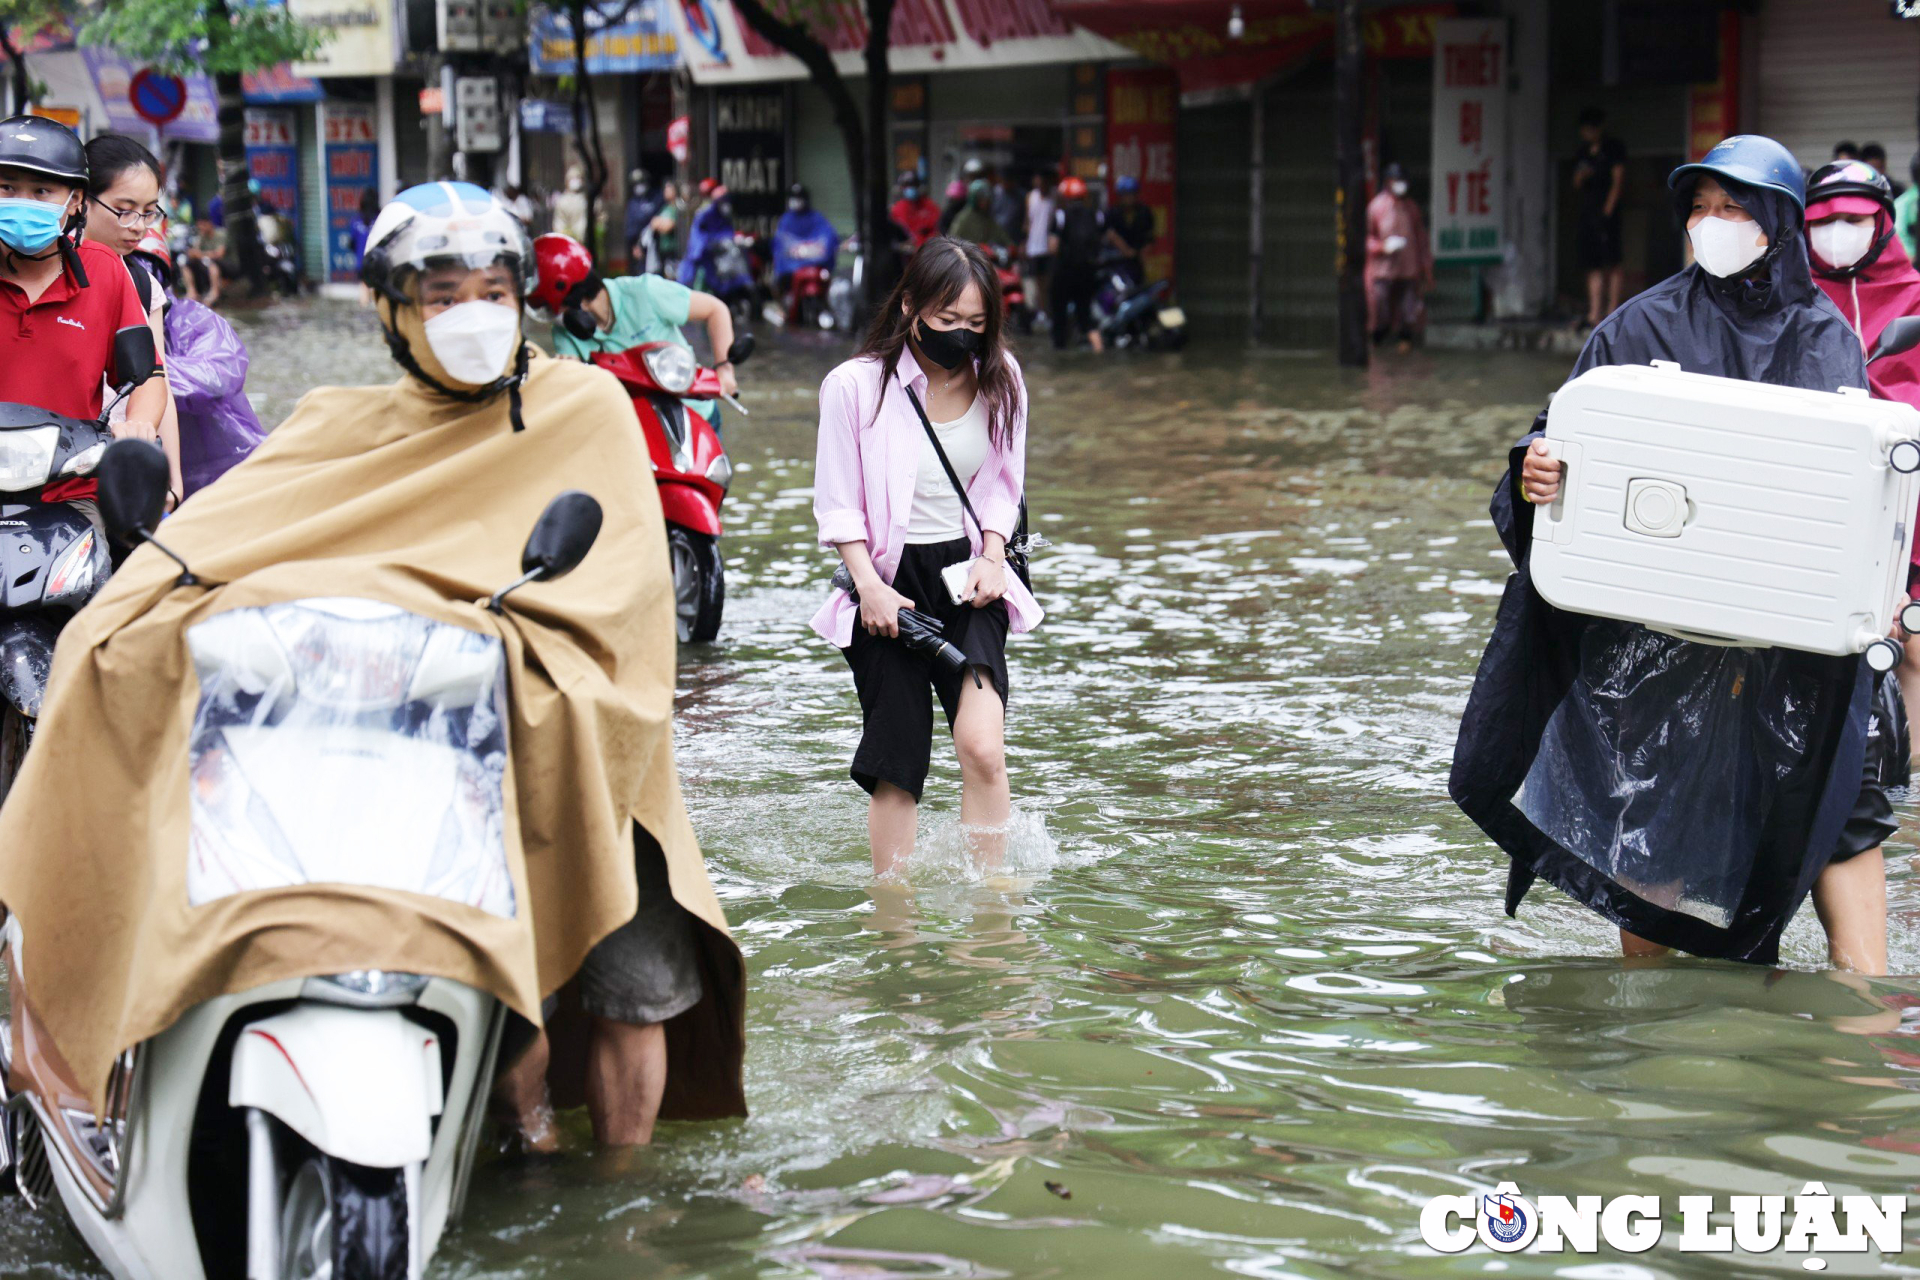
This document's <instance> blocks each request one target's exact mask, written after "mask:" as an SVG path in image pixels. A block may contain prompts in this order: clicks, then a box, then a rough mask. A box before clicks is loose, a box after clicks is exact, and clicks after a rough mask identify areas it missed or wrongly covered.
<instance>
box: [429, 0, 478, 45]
mask: <svg viewBox="0 0 1920 1280" xmlns="http://www.w3.org/2000/svg"><path fill="white" fill-rule="evenodd" d="M435 17H436V19H437V26H438V28H439V34H440V47H441V49H443V50H445V51H446V52H448V53H478V52H479V51H480V50H481V48H482V47H483V46H482V44H481V39H480V0H439V2H438V4H436V5H435Z"/></svg>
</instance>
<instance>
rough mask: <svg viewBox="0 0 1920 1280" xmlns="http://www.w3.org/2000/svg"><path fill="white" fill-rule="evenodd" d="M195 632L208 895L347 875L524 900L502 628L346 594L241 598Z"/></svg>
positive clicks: (199, 816) (498, 905)
mask: <svg viewBox="0 0 1920 1280" xmlns="http://www.w3.org/2000/svg"><path fill="white" fill-rule="evenodd" d="M187 645H188V648H189V649H190V650H191V652H192V655H193V662H194V667H195V669H196V671H197V672H198V674H199V677H200V705H199V708H198V710H197V711H196V712H195V714H194V720H193V737H192V744H191V747H190V749H189V760H190V765H191V770H192V778H191V788H192V796H191V812H192V831H191V837H190V844H189V851H188V865H187V899H188V901H189V902H190V903H191V904H192V905H194V906H200V905H202V904H204V903H208V902H213V901H216V900H218V899H220V898H224V897H226V896H228V895H229V894H235V893H244V892H248V891H252V890H259V889H275V888H283V887H287V886H291V885H304V884H341V885H365V886H371V887H376V888H382V889H398V890H404V891H407V892H411V893H420V894H427V895H430V896H433V897H438V898H446V899H449V900H451V901H454V902H460V903H464V904H466V905H468V906H471V907H477V908H479V909H480V910H482V911H487V912H491V913H492V914H494V915H497V916H505V917H508V918H511V917H512V916H513V915H514V914H515V901H514V889H513V879H512V876H511V875H510V874H509V872H508V869H507V856H506V846H505V842H504V838H503V834H502V828H503V824H504V821H505V800H504V787H505V781H506V765H507V731H506V724H505V721H504V719H503V712H504V710H505V707H506V683H505V664H504V657H503V652H502V647H501V644H500V641H499V639H498V638H497V637H495V636H489V635H482V634H480V633H479V632H475V631H468V630H466V629H464V628H461V627H456V626H450V625H448V624H446V623H441V622H434V621H431V620H429V619H427V618H423V617H420V616H419V615H417V614H412V613H408V612H407V611H406V610H404V609H400V608H396V607H394V606H392V605H387V604H380V603H378V602H375V601H371V600H360V599H344V598H342V599H311V600H298V601H294V602H291V603H288V604H277V605H268V606H264V607H261V608H251V609H235V610H232V611H230V612H227V613H222V614H219V615H218V616H216V617H213V618H209V619H208V620H207V621H205V622H202V623H199V624H197V625H195V626H194V627H192V628H191V629H190V630H189V631H188V632H187Z"/></svg>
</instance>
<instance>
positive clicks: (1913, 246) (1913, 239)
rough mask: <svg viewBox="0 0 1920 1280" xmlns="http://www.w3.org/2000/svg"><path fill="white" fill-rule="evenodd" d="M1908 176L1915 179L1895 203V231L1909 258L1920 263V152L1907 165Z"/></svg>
mask: <svg viewBox="0 0 1920 1280" xmlns="http://www.w3.org/2000/svg"><path fill="white" fill-rule="evenodd" d="M1907 176H1908V177H1909V178H1911V179H1913V181H1912V182H1910V183H1908V184H1907V189H1906V190H1905V191H1903V192H1901V193H1900V195H1899V198H1898V199H1896V200H1895V201H1894V202H1893V229H1894V231H1895V232H1896V233H1898V235H1899V236H1900V243H1901V245H1902V246H1903V247H1905V249H1906V251H1907V257H1908V258H1910V259H1913V260H1914V261H1920V151H1916V152H1914V154H1913V159H1912V160H1911V161H1909V162H1908V164H1907Z"/></svg>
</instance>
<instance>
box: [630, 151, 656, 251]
mask: <svg viewBox="0 0 1920 1280" xmlns="http://www.w3.org/2000/svg"><path fill="white" fill-rule="evenodd" d="M628 177H629V178H630V180H631V181H632V184H633V185H632V190H631V192H630V193H629V194H628V196H627V220H626V227H625V231H626V236H625V239H626V245H627V262H628V264H629V270H633V271H638V270H640V266H639V265H638V264H640V263H641V262H643V261H644V257H643V255H642V252H641V245H640V240H641V237H642V236H644V235H645V234H646V232H647V226H648V224H649V223H651V222H652V221H653V215H654V214H656V213H658V212H659V211H660V196H659V194H658V193H656V192H655V191H654V189H653V179H652V177H650V176H649V175H648V173H647V171H646V170H645V169H635V170H634V171H633V172H632V173H631V174H629V175H628Z"/></svg>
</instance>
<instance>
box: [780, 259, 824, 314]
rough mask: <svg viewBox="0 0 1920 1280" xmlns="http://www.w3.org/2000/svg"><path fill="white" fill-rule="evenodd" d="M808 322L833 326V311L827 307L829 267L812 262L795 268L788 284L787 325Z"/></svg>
mask: <svg viewBox="0 0 1920 1280" xmlns="http://www.w3.org/2000/svg"><path fill="white" fill-rule="evenodd" d="M808 324H817V325H819V326H820V327H821V328H822V329H831V328H832V327H833V312H831V311H830V310H828V309H827V269H826V268H825V267H822V266H817V265H815V264H812V263H809V264H808V265H806V266H804V267H796V268H794V271H793V280H792V282H791V283H789V284H788V285H787V327H788V328H792V327H794V326H795V325H808Z"/></svg>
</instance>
